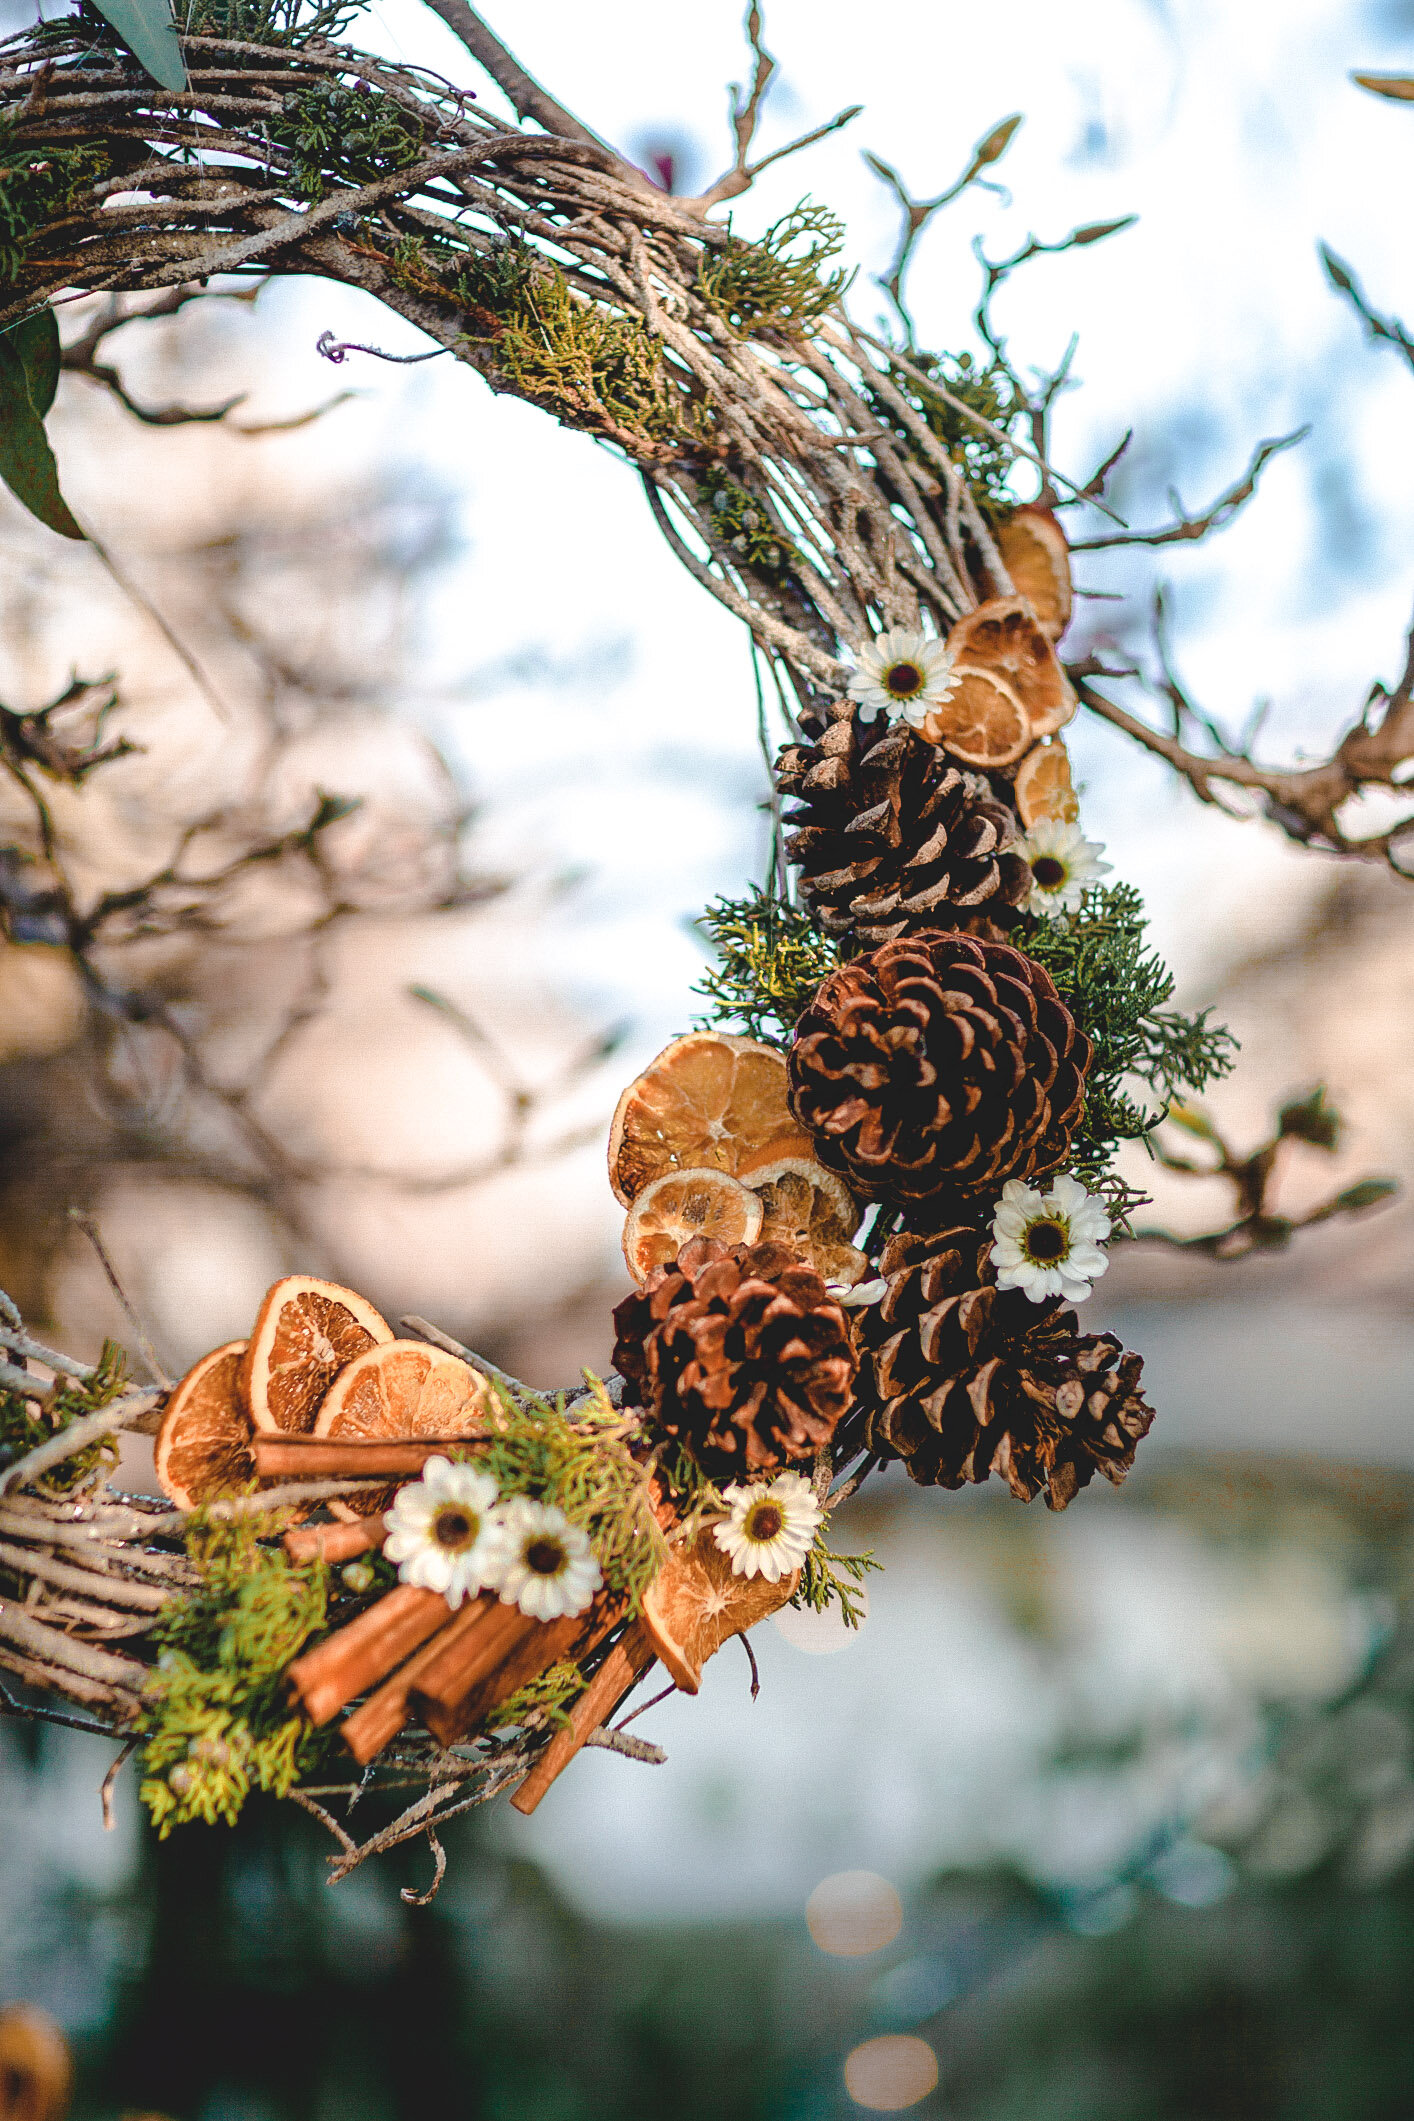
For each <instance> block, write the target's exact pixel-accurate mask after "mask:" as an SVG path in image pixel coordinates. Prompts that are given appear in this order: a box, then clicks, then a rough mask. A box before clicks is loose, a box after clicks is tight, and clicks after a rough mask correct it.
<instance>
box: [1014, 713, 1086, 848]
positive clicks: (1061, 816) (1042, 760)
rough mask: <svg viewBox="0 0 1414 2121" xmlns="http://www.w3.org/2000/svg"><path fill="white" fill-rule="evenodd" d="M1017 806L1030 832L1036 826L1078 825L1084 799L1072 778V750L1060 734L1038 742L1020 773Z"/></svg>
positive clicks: (1018, 813) (1018, 771) (1019, 768)
mask: <svg viewBox="0 0 1414 2121" xmlns="http://www.w3.org/2000/svg"><path fill="white" fill-rule="evenodd" d="M1016 809H1017V815H1018V816H1019V817H1020V819H1021V822H1022V824H1023V825H1024V826H1025V827H1026V829H1027V831H1028V832H1029V831H1030V829H1031V827H1032V826H1033V825H1041V824H1055V825H1074V824H1076V823H1078V821H1079V818H1080V801H1079V798H1078V797H1077V795H1076V793H1075V783H1074V782H1073V781H1072V780H1071V777H1070V753H1069V752H1068V751H1067V750H1066V748H1065V744H1064V742H1063V741H1062V739H1061V738H1060V737H1058V736H1057V737H1052V739H1051V741H1050V743H1049V744H1038V745H1037V746H1036V749H1035V750H1034V751H1033V752H1030V753H1029V754H1028V756H1027V757H1026V758H1024V759H1023V760H1022V762H1021V764H1020V766H1019V767H1018V768H1017V774H1016Z"/></svg>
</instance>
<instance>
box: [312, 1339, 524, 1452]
mask: <svg viewBox="0 0 1414 2121" xmlns="http://www.w3.org/2000/svg"><path fill="white" fill-rule="evenodd" d="M490 1404H491V1387H490V1384H489V1383H488V1381H487V1379H486V1378H485V1377H483V1376H482V1374H481V1372H480V1370H473V1369H472V1367H471V1364H470V1363H466V1362H463V1361H462V1360H461V1359H460V1357H459V1356H456V1355H447V1354H445V1353H444V1352H443V1350H442V1349H441V1348H431V1347H429V1346H428V1345H427V1343H426V1341H422V1340H390V1341H386V1342H384V1343H383V1345H382V1346H380V1347H373V1348H365V1349H364V1351H363V1353H362V1355H356V1356H355V1357H354V1359H353V1361H352V1362H351V1363H348V1364H347V1365H346V1366H345V1368H343V1369H342V1370H340V1372H339V1374H338V1376H337V1377H336V1378H335V1380H334V1382H333V1384H332V1385H331V1386H330V1387H329V1391H328V1394H327V1396H326V1398H325V1401H324V1404H323V1406H322V1407H321V1408H320V1409H319V1415H318V1419H317V1420H316V1421H315V1424H314V1429H313V1431H312V1433H313V1434H314V1435H315V1436H337V1437H340V1438H342V1439H343V1440H344V1441H345V1442H354V1441H356V1440H357V1439H358V1438H360V1437H365V1436H446V1437H449V1438H450V1437H454V1436H484V1435H485V1434H486V1426H487V1416H488V1414H489V1412H490Z"/></svg>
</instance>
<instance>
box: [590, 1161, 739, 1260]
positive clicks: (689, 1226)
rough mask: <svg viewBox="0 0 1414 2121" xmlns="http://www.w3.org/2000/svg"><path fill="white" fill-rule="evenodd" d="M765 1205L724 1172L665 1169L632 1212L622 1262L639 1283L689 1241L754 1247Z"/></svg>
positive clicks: (645, 1191) (649, 1185)
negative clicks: (707, 1239)
mask: <svg viewBox="0 0 1414 2121" xmlns="http://www.w3.org/2000/svg"><path fill="white" fill-rule="evenodd" d="M761 1219H762V1207H761V1202H760V1201H759V1200H758V1199H757V1197H756V1195H755V1193H754V1192H751V1193H748V1191H747V1189H746V1187H745V1186H744V1185H743V1184H742V1182H741V1180H740V1179H739V1178H732V1177H731V1176H730V1175H729V1173H727V1172H726V1171H665V1172H664V1173H663V1176H662V1177H661V1178H654V1179H650V1180H649V1182H648V1184H647V1185H646V1186H645V1187H644V1189H643V1191H642V1192H641V1193H640V1194H639V1196H638V1198H637V1200H636V1201H635V1202H634V1204H633V1206H632V1207H631V1208H630V1209H629V1211H628V1221H627V1222H626V1223H625V1224H624V1258H625V1259H626V1260H627V1261H628V1271H629V1273H630V1274H631V1275H632V1276H633V1278H634V1280H635V1281H636V1282H640V1283H641V1282H645V1281H647V1279H648V1277H649V1275H650V1274H651V1273H652V1271H653V1269H654V1268H655V1267H662V1266H666V1265H667V1264H668V1262H669V1261H670V1260H674V1259H676V1258H677V1256H678V1254H679V1252H680V1251H681V1250H682V1248H683V1246H684V1245H685V1244H686V1243H687V1241H688V1239H689V1238H690V1237H715V1238H716V1239H717V1240H718V1242H719V1243H720V1244H724V1245H750V1244H754V1243H755V1241H756V1239H757V1238H758V1237H759V1236H760V1234H761Z"/></svg>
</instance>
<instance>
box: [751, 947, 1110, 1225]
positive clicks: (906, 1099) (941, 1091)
mask: <svg viewBox="0 0 1414 2121" xmlns="http://www.w3.org/2000/svg"><path fill="white" fill-rule="evenodd" d="M1091 1050H1092V1049H1091V1046H1090V1041H1089V1040H1088V1039H1087V1038H1086V1037H1085V1035H1084V1033H1083V1032H1081V1031H1080V1030H1079V1029H1078V1028H1077V1026H1076V1024H1075V1020H1074V1018H1073V1017H1072V1016H1071V1014H1070V1011H1069V1010H1068V1009H1067V1008H1066V1006H1065V1004H1064V1003H1063V1002H1062V1001H1061V999H1060V996H1059V995H1058V994H1057V993H1056V990H1055V987H1054V985H1053V984H1052V981H1051V977H1050V975H1049V973H1048V972H1046V971H1045V970H1044V968H1043V967H1042V966H1040V965H1038V964H1037V963H1036V962H1035V961H1034V959H1032V958H1029V957H1026V956H1025V955H1024V954H1023V953H1022V952H1021V951H1019V950H1013V949H1012V948H1011V947H1010V945H1009V944H1006V943H993V942H986V941H983V940H982V939H981V938H979V937H976V936H969V935H956V934H953V935H946V934H942V933H940V932H938V931H936V930H924V931H923V932H922V933H920V934H917V935H910V936H906V937H903V938H901V939H900V940H899V941H897V942H892V943H885V944H883V945H881V947H880V948H879V949H877V950H873V951H871V952H869V954H868V955H867V956H864V957H860V958H855V959H854V960H853V961H852V962H851V963H849V964H847V965H842V966H840V967H839V969H838V970H837V971H835V972H832V973H831V974H830V976H829V978H828V979H826V980H825V981H824V982H823V983H822V984H821V986H820V989H819V991H818V993H817V994H816V996H815V998H814V1000H813V1001H812V1002H811V1003H810V1005H809V1007H808V1008H807V1009H806V1010H805V1011H804V1013H803V1014H802V1016H801V1018H800V1021H799V1023H798V1024H797V1025H796V1030H795V1039H794V1043H793V1044H792V1046H791V1050H790V1056H789V1071H790V1072H789V1080H790V1102H791V1107H792V1110H793V1111H794V1113H795V1115H796V1118H797V1119H798V1120H799V1121H800V1122H801V1124H802V1126H804V1127H807V1128H809V1130H810V1132H811V1134H812V1135H813V1137H814V1139H815V1144H816V1153H817V1155H818V1156H819V1158H820V1161H821V1162H822V1163H823V1164H827V1165H829V1167H830V1168H831V1169H832V1170H835V1171H838V1172H840V1173H841V1174H842V1175H843V1176H845V1177H846V1178H847V1179H848V1180H849V1183H850V1184H851V1185H852V1186H853V1187H854V1188H855V1190H856V1191H857V1192H859V1193H862V1194H863V1195H864V1196H865V1197H866V1198H868V1199H882V1200H889V1199H899V1200H910V1201H919V1200H927V1199H930V1198H934V1197H937V1198H939V1199H943V1200H945V1199H947V1198H949V1197H952V1198H958V1197H961V1196H975V1195H977V1194H979V1193H983V1194H994V1193H996V1192H997V1191H999V1190H1000V1188H1001V1186H1002V1185H1003V1183H1004V1182H1005V1181H1006V1180H1007V1179H1009V1178H1031V1177H1035V1176H1037V1175H1039V1174H1041V1173H1044V1172H1048V1171H1054V1170H1056V1169H1058V1168H1059V1166H1060V1165H1061V1164H1063V1163H1064V1161H1065V1159H1066V1156H1067V1154H1068V1151H1069V1148H1070V1138H1071V1135H1072V1134H1073V1133H1074V1131H1075V1129H1076V1127H1077V1126H1078V1124H1079V1121H1080V1116H1081V1110H1082V1106H1083V1101H1084V1085H1085V1074H1086V1071H1087V1069H1088V1068H1089V1066H1090V1060H1091Z"/></svg>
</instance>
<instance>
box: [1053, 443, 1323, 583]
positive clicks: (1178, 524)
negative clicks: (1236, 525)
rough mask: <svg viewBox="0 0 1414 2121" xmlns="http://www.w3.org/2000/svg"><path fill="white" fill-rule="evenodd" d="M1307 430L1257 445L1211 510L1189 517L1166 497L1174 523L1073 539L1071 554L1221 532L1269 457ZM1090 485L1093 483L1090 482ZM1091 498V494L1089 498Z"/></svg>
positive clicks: (1175, 499)
mask: <svg viewBox="0 0 1414 2121" xmlns="http://www.w3.org/2000/svg"><path fill="white" fill-rule="evenodd" d="M1310 432H1311V429H1310V427H1309V425H1308V426H1305V427H1297V428H1294V429H1293V430H1292V432H1291V433H1290V434H1289V435H1278V436H1277V437H1276V439H1275V440H1274V441H1269V442H1259V443H1258V445H1257V447H1256V449H1255V450H1254V451H1253V453H1252V461H1251V463H1250V464H1249V465H1248V466H1247V469H1246V471H1245V472H1244V473H1243V474H1242V477H1241V478H1240V479H1238V480H1236V481H1235V482H1234V483H1233V484H1232V485H1231V486H1229V487H1228V488H1227V490H1226V492H1225V493H1221V494H1219V495H1218V498H1217V500H1216V501H1214V503H1213V505H1212V507H1211V508H1205V509H1204V510H1203V512H1202V514H1201V515H1196V516H1190V515H1189V514H1187V513H1186V511H1185V510H1184V507H1183V503H1182V502H1181V501H1180V500H1179V498H1178V496H1177V494H1170V495H1169V505H1170V507H1171V508H1172V509H1173V511H1174V518H1175V519H1174V521H1173V522H1172V523H1166V524H1165V525H1164V527H1163V528H1162V529H1161V530H1123V531H1118V532H1116V533H1114V534H1113V535H1111V536H1108V537H1102V538H1077V539H1075V541H1074V542H1073V544H1072V545H1071V548H1070V549H1071V551H1072V552H1106V551H1108V550H1109V549H1110V548H1111V547H1113V546H1116V545H1182V544H1187V543H1190V542H1192V541H1193V540H1195V539H1198V538H1205V537H1206V536H1207V535H1208V532H1209V531H1210V530H1222V529H1224V528H1225V527H1226V525H1227V524H1229V523H1230V522H1231V521H1232V519H1233V517H1234V516H1235V515H1236V514H1237V512H1238V510H1239V509H1240V508H1242V507H1243V505H1244V504H1245V503H1246V502H1248V501H1250V500H1251V498H1252V496H1253V494H1254V493H1255V492H1256V491H1257V481H1258V479H1260V477H1261V476H1262V473H1263V471H1264V470H1265V469H1266V467H1267V465H1268V464H1269V463H1270V462H1271V460H1272V458H1273V457H1279V456H1280V455H1281V453H1282V451H1283V450H1284V449H1294V448H1295V447H1296V445H1297V443H1298V442H1304V441H1305V439H1306V437H1307V435H1308V434H1310ZM1128 440H1129V437H1128V436H1127V435H1126V436H1125V439H1124V441H1123V442H1121V443H1120V445H1119V449H1118V450H1116V451H1115V452H1114V454H1113V456H1111V457H1109V458H1108V459H1107V460H1106V462H1105V463H1104V464H1102V465H1101V467H1100V470H1099V472H1098V473H1097V474H1096V477H1097V478H1101V479H1102V478H1103V476H1104V474H1105V473H1106V472H1107V471H1108V470H1109V469H1110V466H1111V465H1112V464H1114V463H1115V462H1116V460H1117V459H1118V457H1119V454H1120V451H1121V450H1123V449H1124V447H1125V445H1126V443H1127V442H1128ZM1090 484H1091V486H1093V485H1094V484H1095V480H1094V479H1092V480H1091V481H1090ZM1089 497H1090V498H1092V499H1093V498H1094V496H1093V495H1091V496H1089Z"/></svg>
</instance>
